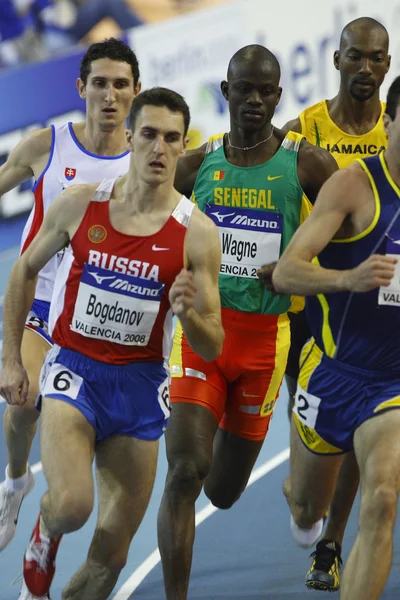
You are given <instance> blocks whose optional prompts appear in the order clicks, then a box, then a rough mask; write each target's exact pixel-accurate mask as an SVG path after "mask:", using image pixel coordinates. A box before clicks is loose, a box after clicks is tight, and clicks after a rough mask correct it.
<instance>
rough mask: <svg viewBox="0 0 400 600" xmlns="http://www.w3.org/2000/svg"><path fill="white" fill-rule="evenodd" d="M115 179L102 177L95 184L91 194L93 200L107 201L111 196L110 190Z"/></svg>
mask: <svg viewBox="0 0 400 600" xmlns="http://www.w3.org/2000/svg"><path fill="white" fill-rule="evenodd" d="M114 184H115V179H103V181H101V182H100V183H99V185H98V186H97V189H96V191H95V193H94V194H93V200H92V201H93V202H107V201H108V200H110V198H111V192H112V191H113V188H114Z"/></svg>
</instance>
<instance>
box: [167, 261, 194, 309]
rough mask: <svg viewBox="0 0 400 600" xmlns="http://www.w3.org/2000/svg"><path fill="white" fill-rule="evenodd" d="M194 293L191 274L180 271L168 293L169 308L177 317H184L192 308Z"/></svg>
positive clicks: (184, 270) (186, 271)
mask: <svg viewBox="0 0 400 600" xmlns="http://www.w3.org/2000/svg"><path fill="white" fill-rule="evenodd" d="M196 291H197V290H196V287H195V285H194V277H193V273H192V272H191V271H188V270H187V269H182V271H181V272H180V273H179V275H178V276H177V278H176V279H175V281H174V283H173V284H172V286H171V289H170V291H169V301H170V303H171V308H172V310H173V312H174V313H175V314H176V316H177V317H179V318H180V317H184V316H185V315H186V314H187V313H188V311H189V310H190V309H192V308H193V306H194V299H195V296H196Z"/></svg>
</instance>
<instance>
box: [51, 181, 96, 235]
mask: <svg viewBox="0 0 400 600" xmlns="http://www.w3.org/2000/svg"><path fill="white" fill-rule="evenodd" d="M98 186H99V184H98V183H82V184H78V185H71V186H70V187H68V188H66V189H65V190H64V191H63V192H62V193H61V194H60V195H59V196H57V198H56V199H55V200H54V202H53V203H52V205H51V206H50V209H49V213H50V211H51V213H52V215H53V218H54V220H55V222H56V223H57V224H58V226H59V227H60V229H64V230H65V231H68V232H69V233H70V238H71V237H72V235H73V234H74V233H75V231H76V229H77V227H78V226H79V224H80V222H81V220H82V218H83V215H84V214H85V212H86V209H87V207H88V205H89V202H90V201H91V200H92V199H93V197H94V194H95V191H96V189H97V188H98Z"/></svg>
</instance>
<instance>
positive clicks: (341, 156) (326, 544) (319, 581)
mask: <svg viewBox="0 0 400 600" xmlns="http://www.w3.org/2000/svg"><path fill="white" fill-rule="evenodd" d="M388 50H389V36H388V33H387V31H386V29H385V27H384V26H383V25H382V24H381V23H379V22H378V21H376V20H375V19H371V18H369V17H363V18H360V19H356V20H355V21H352V22H351V23H348V24H347V25H346V27H345V28H344V29H343V31H342V34H341V38H340V47H339V50H338V51H336V52H335V54H334V64H335V67H336V69H338V70H339V71H340V87H339V92H338V94H337V96H335V97H334V98H333V99H332V100H322V101H321V102H318V103H317V104H315V105H314V106H311V107H309V108H307V109H306V110H305V111H304V112H302V113H301V114H300V116H299V118H298V119H295V120H294V121H291V122H289V123H288V124H287V125H286V126H285V128H287V129H291V130H292V131H298V132H300V133H302V134H303V135H305V136H306V138H307V140H308V141H309V142H311V143H312V144H315V145H317V146H321V147H323V148H326V149H327V150H328V151H329V152H331V154H332V155H333V156H334V158H335V159H336V161H337V163H338V165H339V167H340V168H343V167H347V166H348V165H350V164H351V163H352V162H353V161H354V160H355V159H356V158H363V157H367V156H371V155H375V154H377V153H379V152H380V151H381V150H382V149H383V148H385V147H386V145H387V138H386V134H385V131H384V126H383V119H382V115H383V112H384V110H385V105H384V103H383V102H381V101H380V98H379V90H380V86H381V84H382V83H383V81H384V78H385V75H386V73H387V72H388V70H389V66H390V56H389V54H388ZM290 320H291V334H292V340H291V347H290V351H289V358H288V364H287V368H286V382H287V386H288V390H289V400H290V411H291V409H292V407H293V400H294V396H295V393H296V387H297V378H298V374H299V360H300V353H301V349H302V347H303V346H304V344H305V343H306V341H307V340H308V339H309V338H310V337H311V333H310V328H309V326H308V323H307V319H306V315H305V311H302V312H300V313H297V314H294V313H291V314H290ZM358 482H359V473H358V466H357V463H356V460H355V457H354V453H353V452H350V453H349V454H347V455H346V457H345V458H344V461H343V466H342V468H341V471H340V476H339V478H338V484H337V492H336V494H335V495H334V497H333V501H332V505H331V506H330V508H329V519H328V522H327V526H326V531H325V534H324V538H323V539H322V540H321V541H320V542H319V543H318V544H317V548H316V551H315V552H314V553H313V561H312V564H311V568H310V570H309V571H308V573H307V575H306V586H307V587H309V588H312V589H317V590H323V591H325V590H330V591H335V590H338V589H339V586H340V565H341V548H342V542H343V536H344V531H345V528H346V524H347V521H348V518H349V516H350V512H351V508H352V506H353V502H354V498H355V495H356V493H357V488H358ZM314 543H315V540H311V545H314Z"/></svg>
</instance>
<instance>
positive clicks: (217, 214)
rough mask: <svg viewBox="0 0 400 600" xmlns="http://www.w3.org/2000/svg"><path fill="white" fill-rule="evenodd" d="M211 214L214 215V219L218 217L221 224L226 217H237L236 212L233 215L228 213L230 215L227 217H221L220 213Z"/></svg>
mask: <svg viewBox="0 0 400 600" xmlns="http://www.w3.org/2000/svg"><path fill="white" fill-rule="evenodd" d="M211 214H212V215H214V217H217V219H218V221H219V222H220V223H223V221H224V219H225V217H233V216H234V215H235V213H234V212H233V213H228V214H226V215H220V214H219V212H213V213H211Z"/></svg>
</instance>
